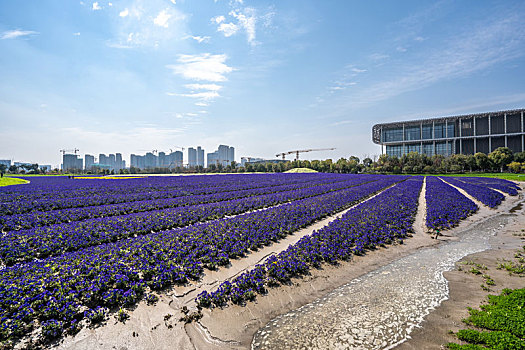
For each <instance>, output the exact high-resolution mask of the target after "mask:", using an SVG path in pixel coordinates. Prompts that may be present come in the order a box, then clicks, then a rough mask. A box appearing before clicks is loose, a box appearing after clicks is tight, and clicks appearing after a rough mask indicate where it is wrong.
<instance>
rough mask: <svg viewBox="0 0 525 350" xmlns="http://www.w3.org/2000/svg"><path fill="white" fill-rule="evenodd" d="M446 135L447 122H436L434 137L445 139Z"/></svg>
mask: <svg viewBox="0 0 525 350" xmlns="http://www.w3.org/2000/svg"><path fill="white" fill-rule="evenodd" d="M445 136H446V130H445V123H440V124H434V138H436V139H444V138H445Z"/></svg>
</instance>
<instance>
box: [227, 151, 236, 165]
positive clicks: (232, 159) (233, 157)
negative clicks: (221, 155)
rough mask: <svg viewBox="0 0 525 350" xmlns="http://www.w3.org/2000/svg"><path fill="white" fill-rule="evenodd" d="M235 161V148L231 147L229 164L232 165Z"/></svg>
mask: <svg viewBox="0 0 525 350" xmlns="http://www.w3.org/2000/svg"><path fill="white" fill-rule="evenodd" d="M233 161H235V148H233V147H230V149H229V150H228V163H229V164H231V162H233Z"/></svg>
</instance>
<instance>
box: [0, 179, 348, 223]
mask: <svg viewBox="0 0 525 350" xmlns="http://www.w3.org/2000/svg"><path fill="white" fill-rule="evenodd" d="M305 175H306V176H305ZM312 175H316V174H281V175H280V176H277V177H275V178H273V177H271V175H269V174H265V175H241V176H240V177H239V178H237V179H232V178H231V175H230V176H227V175H226V176H221V175H212V176H192V177H180V176H179V177H165V178H161V179H160V180H159V178H157V177H152V178H147V179H128V180H69V181H68V180H67V179H65V178H63V177H60V178H56V177H55V178H47V179H46V180H49V182H51V183H57V184H61V185H64V187H63V188H61V187H60V186H59V185H55V186H51V189H48V188H47V186H45V184H46V181H42V179H41V178H38V177H37V178H30V181H31V184H30V185H27V186H26V185H24V186H6V187H0V197H2V199H4V200H5V199H8V198H9V199H14V200H9V201H3V202H0V215H13V214H23V213H28V212H32V211H49V210H58V209H66V208H81V207H93V206H98V205H106V204H117V203H127V202H134V201H142V200H155V199H163V198H174V197H179V196H190V195H199V194H212V193H221V192H229V191H239V190H245V189H253V188H258V187H269V186H279V185H291V184H299V183H309V182H311V181H315V180H317V179H320V178H323V179H325V180H326V182H327V183H328V182H330V181H333V182H335V181H341V180H344V175H340V174H322V175H317V176H312ZM354 177H355V175H354ZM188 178H191V179H188ZM85 182H87V183H91V184H90V186H88V185H86V184H85ZM127 183H129V185H124V184H127ZM71 184H79V185H78V186H79V187H80V188H81V189H82V190H75V186H74V185H71ZM132 184H135V186H132ZM11 187H15V189H11ZM86 188H89V189H90V190H89V191H88V190H86Z"/></svg>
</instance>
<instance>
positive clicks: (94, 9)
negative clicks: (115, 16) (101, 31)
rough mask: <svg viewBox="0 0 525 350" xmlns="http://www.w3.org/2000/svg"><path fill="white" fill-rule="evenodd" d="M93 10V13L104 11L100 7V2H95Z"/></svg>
mask: <svg viewBox="0 0 525 350" xmlns="http://www.w3.org/2000/svg"><path fill="white" fill-rule="evenodd" d="M91 9H92V10H93V11H98V10H102V7H100V5H99V4H98V1H95V2H94V3H93V5H92V6H91Z"/></svg>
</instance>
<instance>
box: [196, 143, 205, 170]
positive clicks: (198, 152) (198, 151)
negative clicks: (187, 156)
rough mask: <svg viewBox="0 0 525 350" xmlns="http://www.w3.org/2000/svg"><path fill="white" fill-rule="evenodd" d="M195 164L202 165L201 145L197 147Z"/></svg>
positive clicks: (202, 152) (202, 151) (202, 153)
mask: <svg viewBox="0 0 525 350" xmlns="http://www.w3.org/2000/svg"><path fill="white" fill-rule="evenodd" d="M197 166H201V167H204V150H203V149H202V148H201V146H198V147H197Z"/></svg>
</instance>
